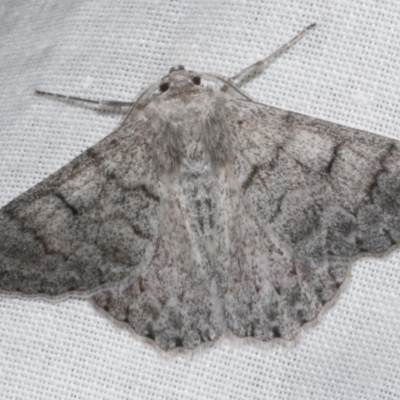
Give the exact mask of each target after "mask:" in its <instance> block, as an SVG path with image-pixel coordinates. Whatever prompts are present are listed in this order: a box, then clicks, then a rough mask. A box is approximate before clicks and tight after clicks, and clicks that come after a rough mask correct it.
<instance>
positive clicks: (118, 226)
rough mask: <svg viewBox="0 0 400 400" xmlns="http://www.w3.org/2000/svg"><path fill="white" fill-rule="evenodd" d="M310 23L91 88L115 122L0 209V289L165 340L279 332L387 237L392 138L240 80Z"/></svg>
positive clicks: (395, 192)
mask: <svg viewBox="0 0 400 400" xmlns="http://www.w3.org/2000/svg"><path fill="white" fill-rule="evenodd" d="M312 26H313V25H311V26H309V27H307V28H306V29H305V30H304V31H302V32H301V33H300V34H299V35H297V36H296V37H295V38H294V39H292V41H290V42H288V43H287V44H286V45H284V46H283V47H282V48H280V49H279V50H277V52H275V53H273V54H272V55H271V56H269V57H267V58H265V59H264V60H262V61H260V62H258V63H256V64H253V65H252V66H250V67H248V68H246V69H244V70H243V71H242V72H240V73H239V74H238V75H236V76H234V77H232V78H230V79H225V78H223V77H222V76H219V75H217V74H210V73H197V72H193V71H186V70H185V69H184V68H183V67H181V66H179V67H176V68H172V69H171V70H170V72H169V74H168V75H167V76H165V77H164V78H162V79H161V81H159V82H156V83H154V84H152V85H151V86H150V87H149V88H147V89H146V90H144V91H143V92H142V93H141V94H140V95H139V97H138V98H137V100H136V102H135V103H134V104H133V103H121V102H113V101H111V102H103V103H101V104H103V105H104V104H105V105H121V106H130V111H129V114H128V115H127V117H126V119H125V120H124V121H123V123H122V125H121V126H120V127H119V128H118V129H117V130H116V131H115V132H113V133H112V134H111V135H109V136H108V137H106V138H105V139H104V140H102V141H101V142H99V143H98V144H96V145H95V146H93V147H92V148H90V149H88V150H87V151H85V152H84V153H83V154H81V155H80V156H79V157H77V158H76V159H74V160H73V161H71V162H70V163H69V164H67V165H66V166H65V167H63V168H62V169H60V170H59V171H57V172H56V173H54V174H53V175H51V176H50V177H48V178H47V179H45V180H44V181H42V182H41V183H39V184H38V185H36V186H35V187H33V188H32V189H30V190H28V191H27V192H25V193H23V194H22V195H20V196H19V197H17V198H16V199H15V200H13V201H11V202H10V203H9V204H7V205H6V206H5V207H3V208H2V209H1V210H0V290H1V293H2V294H19V295H28V296H43V297H47V298H60V297H68V296H79V297H84V298H87V299H88V300H89V301H90V302H91V303H92V304H93V305H94V306H95V308H96V309H98V310H99V311H101V312H102V313H103V314H105V315H108V316H110V317H111V318H112V319H114V320H116V321H118V322H120V323H122V324H124V325H125V326H127V327H129V328H131V330H133V331H134V332H136V334H138V335H140V336H142V337H145V338H148V340H149V341H150V342H154V343H156V344H157V345H158V346H160V347H161V348H162V349H164V350H172V349H174V348H178V347H183V348H186V349H193V348H195V347H197V346H198V345H200V344H202V343H207V342H212V341H215V340H216V339H218V338H219V337H221V336H222V335H224V334H225V333H227V332H231V334H233V335H235V336H238V337H253V338H256V339H259V340H261V341H271V340H274V339H276V338H280V339H281V340H293V339H294V338H295V337H296V335H297V334H298V333H299V331H300V330H301V328H302V326H303V325H305V324H307V323H309V322H310V321H313V320H315V319H316V318H317V316H318V315H319V314H320V312H321V310H323V309H324V307H325V306H326V304H327V303H329V302H331V301H332V300H333V299H334V298H335V296H336V295H337V293H338V290H339V288H340V287H341V285H342V284H343V282H344V281H345V279H346V277H347V276H348V273H349V267H350V265H351V264H352V263H353V262H354V261H355V260H356V259H357V258H358V257H360V256H375V255H379V254H382V253H384V252H387V251H388V250H389V249H392V248H393V247H394V246H395V245H396V244H398V243H399V242H400V146H399V142H398V141H396V140H391V139H388V138H385V137H382V136H378V135H375V134H372V133H368V132H362V131H359V130H357V129H350V128H347V127H344V126H340V125H336V124H333V123H330V122H325V121H321V120H319V119H316V118H311V117H308V116H305V115H300V114H297V113H294V112H289V111H284V110H281V109H277V108H274V107H270V106H267V105H264V104H260V103H257V102H256V101H253V100H252V99H251V98H250V97H249V96H247V95H246V94H245V93H243V92H242V91H241V90H240V89H239V88H238V83H239V82H240V81H242V80H243V79H244V78H246V77H248V76H250V75H251V74H252V73H254V72H257V71H258V70H261V69H262V68H263V67H265V65H266V64H267V63H268V62H269V61H270V59H271V58H272V57H274V56H275V55H276V54H278V53H279V52H281V51H283V50H285V49H286V48H288V47H289V46H290V45H292V44H293V43H294V42H295V41H296V40H298V39H299V38H300V37H301V36H302V35H303V34H304V33H305V32H306V31H307V30H308V29H310V28H311V27H312ZM204 81H212V82H214V84H217V85H219V87H215V86H209V85H204V84H203V82H204ZM39 93H44V92H39ZM45 94H49V93H45ZM56 96H58V97H63V96H61V95H56ZM64 97H67V96H64ZM67 98H70V99H73V100H82V99H80V98H75V97H67Z"/></svg>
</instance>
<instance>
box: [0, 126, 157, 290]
mask: <svg viewBox="0 0 400 400" xmlns="http://www.w3.org/2000/svg"><path fill="white" fill-rule="evenodd" d="M146 133H147V132H146V131H144V130H143V129H141V120H140V118H137V120H136V122H135V123H132V122H130V121H127V122H126V123H125V124H124V125H123V126H122V127H120V128H119V129H118V130H117V131H115V132H114V133H113V134H111V135H110V136H108V137H107V138H105V139H104V140H103V141H101V142H100V143H98V144H97V145H95V146H94V147H92V148H90V149H89V150H87V151H86V152H84V153H83V154H82V155H80V156H79V157H77V158H76V159H74V160H73V161H72V162H70V163H69V164H68V165H66V166H65V167H63V168H62V169H60V170H59V171H57V172H56V173H55V174H53V175H51V176H50V177H49V178H47V179H45V180H44V181H42V182H41V183H39V184H38V185H36V186H35V187H33V188H32V189H30V190H28V191H27V192H25V193H23V194H22V195H21V196H19V197H18V198H16V199H15V200H13V201H11V202H10V203H9V204H7V205H6V206H5V207H3V208H2V209H1V210H0V290H1V291H5V292H19V293H23V294H32V295H34V294H44V295H62V294H66V293H68V292H80V293H82V292H86V291H93V290H95V289H97V288H99V287H102V286H105V285H113V284H115V283H118V282H121V281H123V280H124V279H129V277H131V276H133V275H134V274H135V273H136V271H137V270H138V268H139V267H140V265H141V264H143V263H144V262H145V260H146V254H147V253H146V251H147V250H146V249H147V247H148V246H147V245H148V244H149V243H151V242H152V240H153V238H154V236H155V231H156V230H157V210H158V204H159V194H158V192H157V191H158V187H157V184H156V182H155V181H154V178H153V175H152V164H151V156H152V152H151V147H150V146H151V138H150V137H148V136H146Z"/></svg>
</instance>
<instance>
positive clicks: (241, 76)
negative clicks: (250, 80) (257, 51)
mask: <svg viewBox="0 0 400 400" xmlns="http://www.w3.org/2000/svg"><path fill="white" fill-rule="evenodd" d="M316 25H317V24H316V23H315V22H314V23H312V24H310V25H308V26H307V27H306V28H305V29H303V30H302V31H301V32H300V33H298V34H297V35H296V36H295V37H294V38H292V39H291V40H289V41H288V42H287V43H285V44H284V45H283V46H281V47H279V49H277V50H275V51H274V52H273V53H271V54H270V55H268V56H267V57H265V58H264V59H262V60H260V61H257V62H255V63H254V64H252V65H250V66H249V67H246V68H244V69H242V70H241V71H240V72H239V73H238V74H236V75H234V76H232V77H230V78H229V79H230V80H231V81H236V85H239V84H240V83H241V82H242V81H244V80H245V79H246V78H247V77H248V76H249V75H252V74H255V73H257V72H261V71H262V70H263V69H264V68H266V67H267V65H268V64H269V63H270V62H271V61H272V60H273V59H274V58H275V57H277V56H278V55H280V54H282V53H283V52H285V51H286V50H288V49H289V48H290V47H291V46H292V45H294V44H295V43H297V42H298V41H299V40H300V39H301V38H302V37H303V36H304V35H305V34H306V33H307V32H308V31H309V30H310V29H312V28H314V27H315V26H316Z"/></svg>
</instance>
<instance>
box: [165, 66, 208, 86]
mask: <svg viewBox="0 0 400 400" xmlns="http://www.w3.org/2000/svg"><path fill="white" fill-rule="evenodd" d="M200 84H201V78H200V76H199V74H197V73H196V72H193V71H186V70H185V67H184V66H183V65H178V66H176V67H172V68H171V69H170V70H169V74H168V75H167V76H164V78H162V80H161V82H160V86H159V89H160V91H161V92H168V91H173V90H176V89H178V90H182V89H187V88H192V87H194V86H199V85H200Z"/></svg>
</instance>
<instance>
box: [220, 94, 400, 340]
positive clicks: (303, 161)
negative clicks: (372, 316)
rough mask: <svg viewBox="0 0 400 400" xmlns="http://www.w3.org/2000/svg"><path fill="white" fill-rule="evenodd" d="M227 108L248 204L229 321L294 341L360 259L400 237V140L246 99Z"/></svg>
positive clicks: (230, 286) (237, 220) (227, 299)
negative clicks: (352, 262)
mask: <svg viewBox="0 0 400 400" xmlns="http://www.w3.org/2000/svg"><path fill="white" fill-rule="evenodd" d="M227 107H228V108H229V109H230V115H231V116H232V118H231V119H230V120H231V121H232V127H231V131H232V132H234V138H233V143H234V152H233V153H234V154H235V160H234V163H233V170H234V175H235V176H236V179H237V182H238V184H237V188H236V191H237V198H238V199H240V200H239V202H240V203H241V207H240V208H239V209H237V211H235V212H234V213H233V215H231V216H230V218H231V221H234V226H232V227H231V235H236V238H235V245H234V246H232V248H231V250H230V251H231V254H232V255H235V256H233V257H231V260H232V261H231V265H229V267H228V269H229V271H230V272H231V275H229V277H227V279H228V281H229V282H228V283H227V284H226V285H224V286H223V287H224V293H223V295H224V312H225V318H226V320H227V324H228V327H229V328H230V329H231V330H232V331H233V332H234V333H235V334H236V335H238V336H254V337H257V338H259V339H262V340H269V339H271V338H272V337H283V338H285V339H293V337H294V336H295V335H296V333H298V331H299V329H300V327H301V325H303V324H304V323H306V322H308V321H310V320H313V319H314V318H315V317H316V316H317V315H318V313H319V312H320V310H321V308H322V306H323V305H324V304H326V303H327V302H328V301H330V300H332V299H333V298H334V296H335V294H336V292H337V290H338V288H339V287H340V285H341V284H342V283H343V281H344V280H345V277H346V275H347V270H348V267H349V265H350V262H351V261H352V260H354V259H355V258H356V257H357V256H360V255H368V254H370V255H373V254H379V253H382V252H385V251H386V250H388V249H389V248H390V247H391V246H393V245H395V244H397V243H399V242H400V149H399V143H398V142H397V141H395V140H391V139H388V138H385V137H382V136H378V135H374V134H371V133H367V132H362V131H358V130H355V129H350V128H347V127H343V126H340V125H335V124H331V123H328V122H324V121H320V120H318V119H315V118H311V117H306V116H304V115H299V114H296V113H292V112H287V111H284V110H280V109H276V108H273V107H269V106H265V105H259V104H255V103H250V102H247V101H241V100H238V101H232V102H230V103H228V105H227ZM231 209H232V210H234V208H231ZM249 249H251V252H250V251H249ZM244 266H246V267H244Z"/></svg>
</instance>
